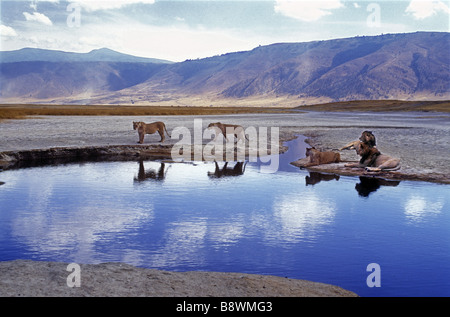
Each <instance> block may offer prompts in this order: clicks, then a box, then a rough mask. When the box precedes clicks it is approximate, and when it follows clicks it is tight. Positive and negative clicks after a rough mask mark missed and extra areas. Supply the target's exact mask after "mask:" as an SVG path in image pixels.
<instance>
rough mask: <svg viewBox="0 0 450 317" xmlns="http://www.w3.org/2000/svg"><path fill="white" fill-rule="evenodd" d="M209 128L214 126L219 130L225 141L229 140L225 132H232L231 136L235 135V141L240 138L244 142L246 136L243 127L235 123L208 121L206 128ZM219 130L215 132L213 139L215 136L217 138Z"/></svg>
mask: <svg viewBox="0 0 450 317" xmlns="http://www.w3.org/2000/svg"><path fill="white" fill-rule="evenodd" d="M211 128H215V129H216V131H217V130H220V132H221V133H222V134H223V136H224V137H225V139H226V140H227V141H229V140H228V137H227V132H228V133H230V134H231V133H232V134H233V136H235V137H236V138H237V141H236V142H239V140H242V141H243V142H245V139H246V138H247V137H246V135H245V132H244V128H243V127H242V126H240V125H237V124H225V123H221V122H216V123H210V124H209V125H208V129H211ZM220 132H219V133H216V136H215V137H214V141H215V140H216V138H217V136H218V134H220Z"/></svg>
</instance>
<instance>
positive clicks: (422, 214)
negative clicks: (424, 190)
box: [404, 195, 444, 223]
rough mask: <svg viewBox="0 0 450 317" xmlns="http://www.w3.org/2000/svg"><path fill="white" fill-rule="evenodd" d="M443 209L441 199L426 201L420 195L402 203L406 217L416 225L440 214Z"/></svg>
mask: <svg viewBox="0 0 450 317" xmlns="http://www.w3.org/2000/svg"><path fill="white" fill-rule="evenodd" d="M443 207H444V202H443V199H442V198H441V197H434V199H433V201H428V200H427V199H426V198H425V197H423V196H422V195H411V196H410V197H409V198H408V199H407V200H406V202H405V203H404V210H405V215H406V217H407V218H408V219H409V220H410V221H412V222H416V223H419V222H422V221H424V220H426V219H427V218H429V217H430V216H435V215H437V214H439V213H441V212H442V208H443Z"/></svg>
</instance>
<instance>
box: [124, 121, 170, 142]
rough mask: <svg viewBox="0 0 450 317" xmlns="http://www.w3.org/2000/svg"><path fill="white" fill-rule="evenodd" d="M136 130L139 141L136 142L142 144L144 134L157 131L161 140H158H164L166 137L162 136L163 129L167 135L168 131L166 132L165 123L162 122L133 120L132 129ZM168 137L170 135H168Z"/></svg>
mask: <svg viewBox="0 0 450 317" xmlns="http://www.w3.org/2000/svg"><path fill="white" fill-rule="evenodd" d="M136 129H137V131H138V134H139V141H138V143H140V144H142V143H144V136H145V135H146V134H153V133H155V132H158V133H159V135H160V136H161V140H160V141H159V142H164V140H165V139H166V137H165V136H164V131H166V133H167V135H169V132H167V129H166V125H165V124H164V122H161V121H158V122H153V123H145V122H133V130H136ZM169 137H170V135H169Z"/></svg>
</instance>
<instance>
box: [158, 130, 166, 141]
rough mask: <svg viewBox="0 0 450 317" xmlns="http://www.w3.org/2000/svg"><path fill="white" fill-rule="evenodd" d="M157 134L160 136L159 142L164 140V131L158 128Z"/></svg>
mask: <svg viewBox="0 0 450 317" xmlns="http://www.w3.org/2000/svg"><path fill="white" fill-rule="evenodd" d="M158 133H159V136H160V137H161V140H159V142H161V143H162V142H164V140H165V139H166V137H165V136H164V131H161V130H158Z"/></svg>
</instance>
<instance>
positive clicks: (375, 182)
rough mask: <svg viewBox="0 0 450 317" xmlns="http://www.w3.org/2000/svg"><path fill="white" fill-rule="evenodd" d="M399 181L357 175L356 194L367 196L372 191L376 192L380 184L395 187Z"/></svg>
mask: <svg viewBox="0 0 450 317" xmlns="http://www.w3.org/2000/svg"><path fill="white" fill-rule="evenodd" d="M398 184H400V181H391V180H386V179H382V178H376V177H365V176H360V177H359V183H358V184H356V185H355V189H356V191H357V192H358V195H359V196H361V197H369V195H370V194H371V193H373V192H376V191H377V190H378V189H379V188H380V187H381V186H391V187H396V186H398Z"/></svg>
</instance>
